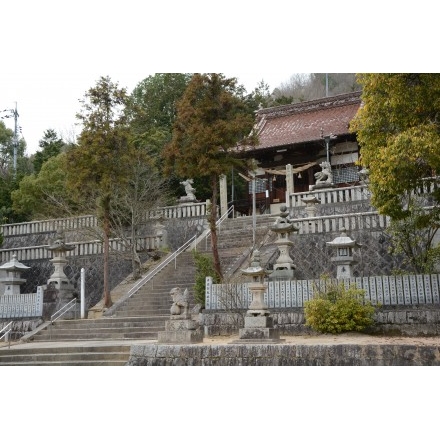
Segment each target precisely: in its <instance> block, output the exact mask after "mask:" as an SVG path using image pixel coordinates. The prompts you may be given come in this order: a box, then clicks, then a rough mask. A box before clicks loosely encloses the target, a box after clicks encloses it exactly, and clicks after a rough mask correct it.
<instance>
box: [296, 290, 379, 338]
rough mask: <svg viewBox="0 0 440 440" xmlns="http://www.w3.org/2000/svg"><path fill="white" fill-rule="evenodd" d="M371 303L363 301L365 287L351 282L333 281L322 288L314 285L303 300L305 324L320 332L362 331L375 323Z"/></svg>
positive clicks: (373, 309)
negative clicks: (359, 286) (309, 298)
mask: <svg viewBox="0 0 440 440" xmlns="http://www.w3.org/2000/svg"><path fill="white" fill-rule="evenodd" d="M374 312H375V308H374V306H373V305H372V304H371V303H370V302H367V301H365V291H364V290H362V289H359V288H357V287H356V286H355V285H351V286H350V287H349V288H348V289H347V288H345V286H344V284H341V283H338V284H332V285H331V286H329V287H328V288H327V290H326V291H325V292H322V291H318V290H316V289H315V292H314V296H313V298H312V299H311V300H309V301H307V302H305V303H304V316H305V320H306V325H307V326H309V327H311V328H312V329H313V330H315V331H318V332H320V333H344V332H349V331H362V330H364V329H365V328H367V327H369V326H371V325H372V324H373V323H374V320H373V315H374Z"/></svg>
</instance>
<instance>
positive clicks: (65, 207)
mask: <svg viewBox="0 0 440 440" xmlns="http://www.w3.org/2000/svg"><path fill="white" fill-rule="evenodd" d="M67 169H68V163H67V157H66V154H65V153H61V154H59V155H57V156H54V157H51V158H49V159H47V160H46V161H45V162H44V163H43V165H42V167H41V170H40V172H39V173H38V174H30V175H28V176H25V177H24V178H23V179H22V180H21V181H20V185H19V187H18V189H16V190H15V191H13V192H12V194H11V198H12V207H13V210H14V212H15V213H16V214H19V215H23V216H26V217H28V218H32V219H38V218H48V217H52V218H56V217H59V216H60V215H61V216H65V215H77V214H78V212H77V211H76V205H75V203H74V202H73V200H72V198H71V197H70V192H69V191H68V189H67V187H66V183H67V179H66V176H67ZM79 214H82V213H81V212H80V213H79Z"/></svg>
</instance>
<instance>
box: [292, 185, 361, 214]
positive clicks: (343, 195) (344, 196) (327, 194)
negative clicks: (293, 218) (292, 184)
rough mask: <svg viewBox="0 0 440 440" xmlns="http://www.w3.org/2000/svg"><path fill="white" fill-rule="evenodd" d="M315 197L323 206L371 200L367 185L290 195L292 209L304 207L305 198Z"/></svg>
mask: <svg viewBox="0 0 440 440" xmlns="http://www.w3.org/2000/svg"><path fill="white" fill-rule="evenodd" d="M308 196H315V197H316V198H317V199H318V200H319V201H320V203H321V204H330V203H344V202H355V201H361V200H369V199H370V192H369V191H368V187H367V186H366V185H359V186H350V187H345V188H323V189H320V190H314V191H307V192H299V193H293V194H290V196H289V199H290V207H292V208H293V207H304V206H305V204H304V202H303V201H302V199H303V198H306V197H308Z"/></svg>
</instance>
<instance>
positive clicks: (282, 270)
mask: <svg viewBox="0 0 440 440" xmlns="http://www.w3.org/2000/svg"><path fill="white" fill-rule="evenodd" d="M288 216H289V213H288V211H287V207H286V206H285V205H283V206H281V207H280V215H279V217H278V218H277V219H276V220H275V223H273V225H272V226H269V229H270V230H271V231H273V232H275V233H276V234H277V239H276V241H275V244H276V245H277V246H278V249H279V251H280V255H279V257H278V258H277V260H276V262H275V264H274V265H273V272H272V273H271V274H270V275H269V279H270V280H272V281H276V280H293V279H294V270H295V265H294V264H293V260H292V259H291V258H290V255H289V251H290V248H291V247H292V246H293V242H292V241H291V240H290V238H289V235H290V233H292V232H297V231H298V230H299V229H298V228H297V227H296V226H295V225H294V224H293V223H291V222H290V220H289V219H288V218H287V217H288Z"/></svg>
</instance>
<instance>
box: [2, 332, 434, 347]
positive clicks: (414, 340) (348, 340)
mask: <svg viewBox="0 0 440 440" xmlns="http://www.w3.org/2000/svg"><path fill="white" fill-rule="evenodd" d="M237 337H238V335H232V336H210V337H205V338H204V339H203V342H202V343H201V344H204V345H216V344H218V345H224V344H228V343H230V342H232V341H234V340H237ZM280 339H283V340H284V341H282V342H281V343H283V344H289V345H292V344H294V345H340V344H344V345H346V344H355V345H371V344H373V345H377V344H380V345H389V344H392V345H417V346H423V345H425V346H427V345H429V346H438V347H440V336H426V337H422V336H420V337H409V336H370V335H364V334H361V333H344V334H340V335H319V336H281V337H280ZM145 344H157V340H151V339H148V340H139V339H135V340H121V341H107V340H105V341H104V340H103V341H98V340H95V341H89V340H87V341H54V342H27V343H12V344H11V348H10V350H19V349H21V348H32V347H35V348H38V347H40V348H48V347H65V346H75V347H96V346H112V345H145ZM198 345H200V344H198ZM8 349H9V348H8V344H7V343H4V342H1V343H0V350H8Z"/></svg>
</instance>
